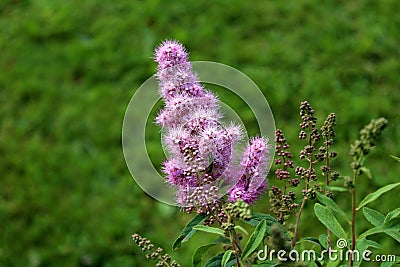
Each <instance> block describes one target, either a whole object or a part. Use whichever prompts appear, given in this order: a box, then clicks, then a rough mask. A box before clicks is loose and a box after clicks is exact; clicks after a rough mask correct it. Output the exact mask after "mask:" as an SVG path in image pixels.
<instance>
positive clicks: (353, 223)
mask: <svg viewBox="0 0 400 267" xmlns="http://www.w3.org/2000/svg"><path fill="white" fill-rule="evenodd" d="M353 181H354V184H353V188H352V189H351V258H350V267H353V265H354V262H353V258H354V257H353V254H354V250H355V248H356V187H355V181H356V179H355V175H354V180H353Z"/></svg>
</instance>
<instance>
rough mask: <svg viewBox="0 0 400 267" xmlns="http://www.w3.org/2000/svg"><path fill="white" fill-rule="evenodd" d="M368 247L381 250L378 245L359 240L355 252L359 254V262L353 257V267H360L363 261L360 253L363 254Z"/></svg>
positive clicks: (373, 242) (370, 241) (366, 240)
mask: <svg viewBox="0 0 400 267" xmlns="http://www.w3.org/2000/svg"><path fill="white" fill-rule="evenodd" d="M369 247H374V248H382V246H381V245H380V244H379V243H377V242H375V241H372V240H368V239H366V238H361V239H359V240H357V243H356V248H355V250H356V251H359V252H360V257H359V260H357V256H355V258H354V267H358V266H360V264H361V262H362V260H363V257H362V255H361V253H363V251H365V250H367V249H368V248H369Z"/></svg>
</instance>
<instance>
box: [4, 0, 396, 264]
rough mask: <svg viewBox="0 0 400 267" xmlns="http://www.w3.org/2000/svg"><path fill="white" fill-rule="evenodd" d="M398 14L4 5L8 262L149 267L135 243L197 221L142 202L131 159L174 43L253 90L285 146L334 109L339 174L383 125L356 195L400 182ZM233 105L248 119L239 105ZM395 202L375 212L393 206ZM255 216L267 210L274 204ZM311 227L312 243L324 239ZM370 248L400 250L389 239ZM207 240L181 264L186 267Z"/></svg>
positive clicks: (367, 6) (43, 2) (288, 5)
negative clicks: (148, 85) (128, 116)
mask: <svg viewBox="0 0 400 267" xmlns="http://www.w3.org/2000/svg"><path fill="white" fill-rule="evenodd" d="M399 9H400V3H399V1H398V0H382V1H375V0H370V1H367V0H363V1H361V0H357V1H333V0H331V1H327V0H323V1H316V0H304V1H254V2H252V3H251V2H248V1H237V0H233V1H224V0H216V1H212V2H211V1H177V0H176V1H175V0H174V1H161V0H149V1H131V0H116V1H100V0H79V1H78V0H69V1H60V0H31V1H29V0H1V1H0V53H1V55H0V155H1V159H0V173H1V183H0V227H1V228H0V266H153V265H152V264H150V263H146V262H145V261H144V257H143V255H142V253H141V251H140V250H139V249H137V248H136V247H135V246H134V245H133V244H132V242H131V238H130V236H131V234H132V233H133V232H138V233H140V234H142V235H144V236H146V237H149V238H151V239H152V240H153V241H154V243H156V244H157V245H162V246H163V247H164V248H166V249H167V250H170V248H171V243H172V240H173V239H174V238H175V237H176V236H177V235H178V233H179V231H180V228H181V227H182V226H183V225H184V224H185V222H187V221H188V220H189V218H190V216H187V215H182V213H181V212H179V211H178V210H177V209H176V208H173V207H168V206H165V205H162V204H160V203H158V202H156V201H154V200H153V199H151V198H150V197H148V196H147V195H146V194H145V193H143V192H142V191H141V189H140V188H139V187H138V186H137V185H136V184H135V183H134V181H133V179H132V178H131V176H130V174H129V172H128V169H127V167H126V165H125V161H124V158H123V154H122V149H121V128H122V121H123V117H124V112H125V108H126V106H127V104H128V103H129V100H130V98H131V97H132V95H133V93H134V92H135V90H136V89H137V88H138V87H139V86H140V84H141V83H142V82H144V81H145V80H146V79H147V78H149V77H150V76H151V75H153V74H154V72H155V67H156V65H155V63H154V62H153V61H152V52H153V49H154V47H155V46H156V45H157V44H158V43H160V42H161V41H162V40H164V39H166V38H174V39H177V40H179V41H181V42H182V43H183V44H184V45H185V46H186V47H187V48H188V50H189V51H190V53H191V54H190V56H191V59H192V60H208V61H216V62H221V63H224V64H227V65H230V66H232V67H235V68H237V69H239V70H241V71H243V72H244V73H245V74H247V75H248V76H249V77H250V78H251V79H253V80H254V81H255V82H256V84H257V85H258V86H259V87H260V88H261V89H262V90H263V93H264V95H265V96H266V98H267V99H268V101H269V104H270V106H271V109H272V111H273V112H274V115H275V120H276V124H277V127H278V128H283V129H284V130H285V132H286V135H287V139H288V140H289V142H292V143H294V142H297V135H298V123H299V118H298V105H299V103H300V101H302V100H305V99H308V100H309V101H310V102H311V104H312V105H313V107H314V108H315V109H316V113H317V115H318V117H319V118H321V119H324V117H325V116H326V115H327V114H328V113H329V112H336V113H337V119H338V125H337V135H338V141H337V143H336V149H337V151H339V153H340V154H341V155H340V159H338V160H336V163H335V164H336V166H337V167H340V168H341V170H343V173H342V174H343V175H345V174H346V172H347V174H348V173H350V172H349V168H348V167H347V166H348V161H347V160H348V157H347V150H348V146H349V143H350V142H352V141H353V140H354V139H355V138H356V137H357V132H358V130H359V129H360V128H361V127H362V126H363V125H364V124H366V123H368V122H369V121H370V119H371V118H373V117H378V116H386V117H387V118H388V120H389V122H390V125H389V127H388V129H386V130H385V132H384V136H383V138H381V141H380V144H379V147H378V149H376V151H375V152H374V155H373V156H372V157H371V158H370V159H369V160H368V164H369V166H370V167H371V169H372V174H373V179H372V180H368V179H367V178H365V179H362V180H363V181H362V182H360V188H361V189H362V190H361V192H360V194H366V193H368V192H369V191H372V190H373V189H374V188H376V187H377V186H381V185H384V184H388V183H390V182H393V181H398V180H399V176H398V174H399V170H400V169H399V165H400V164H397V165H396V163H395V162H394V161H393V160H391V159H390V158H389V157H388V155H389V154H394V155H399V154H400V151H399V149H398V142H399V140H400V125H399V119H400V116H399V103H400V75H399V74H400V48H399V43H400V16H399V15H398V12H399ZM221 98H222V99H223V96H221ZM229 99H230V98H229V96H227V98H226V101H228V102H229ZM235 103H237V104H235ZM230 105H231V106H232V107H233V108H236V109H237V110H239V113H241V114H240V115H241V116H243V117H244V118H245V121H246V118H251V113H250V112H249V111H248V110H245V109H243V112H240V109H241V104H240V102H239V101H231V102H230ZM235 105H236V106H235ZM253 124H254V123H253ZM253 124H252V121H251V120H250V119H248V120H247V126H248V127H249V129H250V130H251V129H252V127H253V128H255V127H256V125H253ZM158 136H159V133H158V129H157V128H155V130H154V132H153V133H152V134H150V135H149V137H148V147H149V151H150V152H151V153H153V155H155V156H153V160H154V161H155V162H156V165H157V162H158V164H159V162H160V161H161V160H162V158H161V157H162V154H161V152H160V151H159V141H158ZM297 147H298V146H296V145H294V146H293V148H294V149H295V148H297ZM294 149H293V150H294ZM295 154H297V155H298V153H295ZM270 179H271V180H273V176H272V177H271V178H270ZM272 183H274V182H273V181H272ZM399 193H400V190H397V191H394V192H392V194H387V195H385V196H384V197H382V198H381V199H380V202H379V203H377V204H376V205H375V207H377V208H379V210H380V211H382V212H383V213H386V212H387V211H389V210H391V209H394V208H395V207H398V206H399V204H398V203H399V202H398V198H397V195H398V194H399ZM345 196H346V195H345V194H343V197H341V198H340V205H341V206H343V207H345V208H348V207H349V203H348V201H347V199H346V198H345ZM310 207H312V205H308V206H307V210H306V213H305V217H304V218H307V220H308V216H312V215H311V213H310V212H309V211H310ZM372 207H374V206H372ZM258 208H259V209H260V210H264V211H267V210H268V200H267V199H266V198H264V199H262V200H260V201H259V203H258ZM315 224H316V225H317V224H318V223H315ZM303 226H304V228H303V232H302V235H303V236H305V235H313V234H314V235H317V234H318V232H317V229H318V228H316V227H315V228H314V227H313V228H312V229H310V228H309V227H307V225H306V224H305V223H304V225H303ZM366 227H369V225H368V224H367V223H361V224H360V225H359V230H360V231H361V230H363V229H365V228H366ZM321 229H322V228H321ZM205 238H208V237H205ZM373 238H374V239H375V240H382V242H384V243H385V244H386V246H389V247H390V249H389V250H387V251H389V252H391V253H399V252H400V247H399V245H398V243H395V242H393V241H391V240H390V239H387V238H386V237H385V236H380V235H378V236H374V237H373ZM200 239H201V238H200V237H197V239H196V238H195V239H194V240H193V241H191V242H189V243H188V244H185V246H184V247H183V248H182V249H180V250H178V251H176V252H173V253H172V255H173V256H175V257H176V258H177V259H179V260H180V261H181V263H182V264H183V266H189V263H190V255H191V254H190V252H191V251H193V249H194V248H195V247H197V246H198V242H199V241H201V240H200Z"/></svg>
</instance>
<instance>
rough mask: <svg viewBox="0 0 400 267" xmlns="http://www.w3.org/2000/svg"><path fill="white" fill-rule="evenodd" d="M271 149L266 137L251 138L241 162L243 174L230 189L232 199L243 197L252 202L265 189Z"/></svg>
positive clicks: (244, 199)
mask: <svg viewBox="0 0 400 267" xmlns="http://www.w3.org/2000/svg"><path fill="white" fill-rule="evenodd" d="M269 150H270V147H269V145H268V140H267V139H266V138H253V139H252V140H250V144H248V146H247V148H246V150H245V151H244V153H243V156H242V160H241V162H240V165H241V167H242V176H241V177H240V179H239V181H238V182H237V183H236V184H235V185H234V186H233V187H232V188H231V189H230V190H229V200H230V201H236V200H238V199H242V200H243V201H244V202H246V203H247V204H251V203H253V202H254V201H255V200H256V199H257V198H258V196H259V195H260V194H261V193H262V192H264V191H265V188H266V187H267V180H266V179H265V176H266V175H267V173H266V172H267V168H268V162H269Z"/></svg>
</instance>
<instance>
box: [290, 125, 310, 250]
mask: <svg viewBox="0 0 400 267" xmlns="http://www.w3.org/2000/svg"><path fill="white" fill-rule="evenodd" d="M310 133H311V129H310V126H309V130H308V135H309V136H310V137H309V141H308V143H309V145H310V146H312V145H313V140H312V139H311V135H310ZM309 162H310V164H309V166H308V174H307V177H306V188H305V192H307V191H308V187H309V183H310V177H311V173H312V170H313V154H312V152H311V153H310V158H309ZM306 201H307V195H304V197H303V201H302V202H301V206H300V209H299V212H298V213H297V214H296V226H295V229H294V233H293V239H292V248H294V246H295V245H296V240H297V233H298V229H299V223H300V217H301V213H302V212H303V209H304V205H305V204H306Z"/></svg>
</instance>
